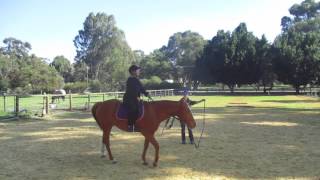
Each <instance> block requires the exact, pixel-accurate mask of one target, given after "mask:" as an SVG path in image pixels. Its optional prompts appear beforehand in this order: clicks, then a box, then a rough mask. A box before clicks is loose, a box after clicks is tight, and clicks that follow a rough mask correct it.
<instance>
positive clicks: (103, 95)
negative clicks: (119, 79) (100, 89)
mask: <svg viewBox="0 0 320 180" xmlns="http://www.w3.org/2000/svg"><path fill="white" fill-rule="evenodd" d="M102 101H104V93H103V94H102Z"/></svg>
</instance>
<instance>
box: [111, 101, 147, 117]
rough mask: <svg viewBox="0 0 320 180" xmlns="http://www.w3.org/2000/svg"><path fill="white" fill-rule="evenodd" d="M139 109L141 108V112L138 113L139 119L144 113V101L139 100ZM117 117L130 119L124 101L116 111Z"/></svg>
mask: <svg viewBox="0 0 320 180" xmlns="http://www.w3.org/2000/svg"><path fill="white" fill-rule="evenodd" d="M138 109H139V113H138V118H137V121H138V120H140V119H142V118H143V115H144V106H143V102H142V101H141V102H139V104H138ZM116 117H117V119H119V120H128V108H127V107H126V106H124V105H123V103H120V106H119V107H118V110H117V113H116Z"/></svg>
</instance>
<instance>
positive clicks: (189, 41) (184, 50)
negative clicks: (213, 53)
mask: <svg viewBox="0 0 320 180" xmlns="http://www.w3.org/2000/svg"><path fill="white" fill-rule="evenodd" d="M205 44H206V41H205V40H204V39H203V37H202V36H201V35H200V34H198V33H196V32H191V31H185V32H178V33H175V34H173V35H172V36H171V37H170V38H169V42H168V45H167V47H165V51H166V55H167V57H168V58H169V59H170V60H171V61H172V63H173V64H174V66H175V68H176V72H177V74H176V78H177V79H181V80H182V83H183V84H189V86H190V85H191V81H192V73H193V71H194V67H195V62H196V60H197V58H199V57H200V56H201V54H202V52H203V48H204V46H205Z"/></svg>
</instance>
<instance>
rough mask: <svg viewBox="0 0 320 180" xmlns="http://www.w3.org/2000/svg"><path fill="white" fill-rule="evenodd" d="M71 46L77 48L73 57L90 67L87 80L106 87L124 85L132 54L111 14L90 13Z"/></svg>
mask: <svg viewBox="0 0 320 180" xmlns="http://www.w3.org/2000/svg"><path fill="white" fill-rule="evenodd" d="M74 45H75V46H76V48H77V55H76V58H75V60H76V62H77V63H82V62H83V63H85V64H86V65H87V66H88V67H89V78H90V79H93V80H99V81H100V82H102V83H104V84H105V85H106V86H108V88H109V89H117V88H120V87H121V86H123V84H124V83H125V80H123V79H125V77H126V76H127V75H128V72H127V70H128V67H129V66H130V64H131V63H132V61H133V59H134V55H133V53H132V51H131V49H130V47H129V46H128V44H127V42H126V40H125V36H124V33H123V31H121V30H120V29H119V28H118V27H117V26H116V21H115V18H114V17H113V16H112V15H110V16H108V15H106V14H105V13H97V14H94V13H90V14H89V16H88V17H87V18H86V20H85V22H84V23H83V29H82V30H80V31H79V34H78V35H77V36H76V37H75V39H74Z"/></svg>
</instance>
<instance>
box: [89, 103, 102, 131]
mask: <svg viewBox="0 0 320 180" xmlns="http://www.w3.org/2000/svg"><path fill="white" fill-rule="evenodd" d="M99 104H100V102H97V103H95V104H94V105H93V107H92V109H91V113H92V116H93V118H94V119H95V120H96V122H97V124H98V125H99V127H100V128H101V125H100V123H99V121H98V119H97V116H96V111H97V108H98V105H99Z"/></svg>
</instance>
